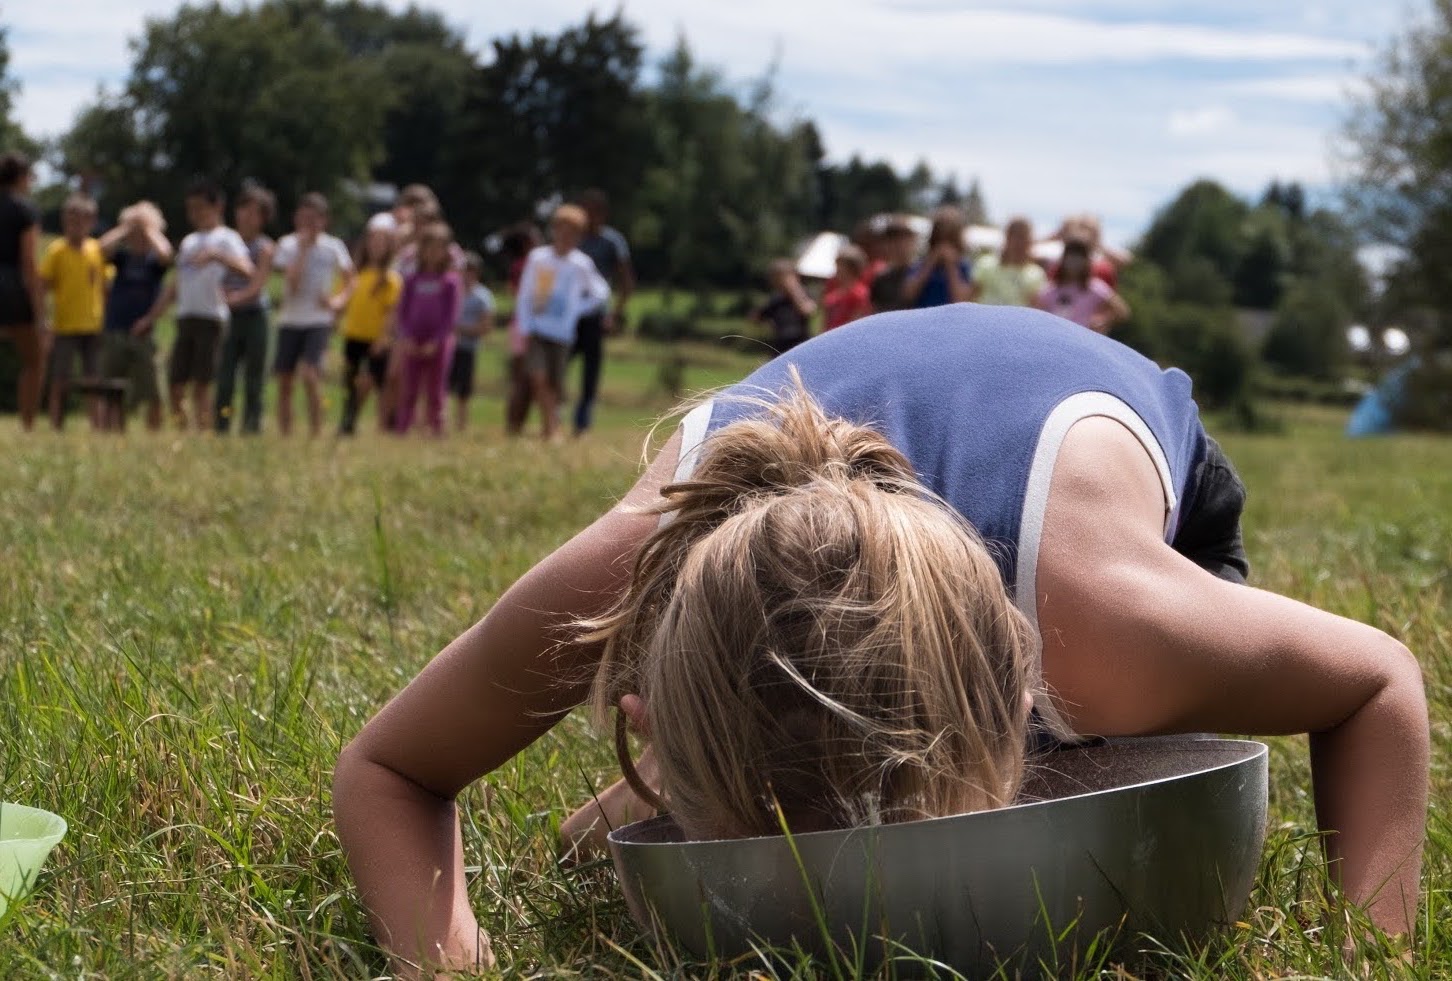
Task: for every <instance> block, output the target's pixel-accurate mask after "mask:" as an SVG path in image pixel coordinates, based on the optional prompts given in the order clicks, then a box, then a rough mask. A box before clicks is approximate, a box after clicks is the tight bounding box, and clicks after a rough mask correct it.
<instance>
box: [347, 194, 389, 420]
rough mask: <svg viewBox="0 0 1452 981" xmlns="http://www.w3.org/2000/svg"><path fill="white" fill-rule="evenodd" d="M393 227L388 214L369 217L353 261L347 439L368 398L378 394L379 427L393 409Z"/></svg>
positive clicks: (349, 308)
mask: <svg viewBox="0 0 1452 981" xmlns="http://www.w3.org/2000/svg"><path fill="white" fill-rule="evenodd" d="M396 241H397V225H396V224H395V222H394V219H393V216H392V215H391V214H388V213H387V212H384V213H381V214H377V215H374V216H373V219H372V220H371V221H369V222H368V231H367V233H366V234H365V235H364V237H363V245H362V248H361V249H360V250H359V255H358V259H357V263H356V265H357V267H358V278H357V279H356V280H355V281H354V283H353V292H352V293H351V294H350V295H349V297H348V305H347V306H346V307H344V308H343V323H342V328H343V330H342V333H343V364H344V366H345V367H344V369H343V393H344V398H343V423H342V426H341V427H340V430H339V431H340V433H341V434H342V435H344V436H352V435H353V433H354V432H355V431H357V428H358V415H359V413H361V412H362V411H363V406H364V404H365V403H367V401H368V395H369V393H371V392H372V391H373V390H374V389H375V388H376V389H378V393H379V395H378V428H379V430H380V431H385V432H386V431H387V430H388V416H389V413H390V411H391V410H392V406H390V405H389V404H388V400H387V399H386V398H385V397H384V396H385V394H386V392H387V384H386V383H387V379H388V352H389V343H390V340H391V335H392V327H391V321H392V319H393V309H394V307H396V306H398V299H399V296H400V294H401V293H402V292H403V277H402V276H400V275H399V274H398V273H397V272H396V271H394V269H393V255H394V248H395V243H396Z"/></svg>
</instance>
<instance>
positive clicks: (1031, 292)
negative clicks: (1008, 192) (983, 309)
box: [973, 218, 1048, 307]
mask: <svg viewBox="0 0 1452 981" xmlns="http://www.w3.org/2000/svg"><path fill="white" fill-rule="evenodd" d="M1033 245H1034V229H1033V225H1031V224H1029V220H1028V219H1027V218H1014V219H1013V220H1012V221H1010V222H1009V223H1008V225H1007V226H1006V227H1005V228H1004V230H1003V251H1002V252H1000V253H999V254H998V255H996V256H993V255H988V256H984V257H983V258H982V259H980V260H978V263H977V265H975V266H974V267H973V300H974V302H975V303H985V304H987V305H989V306H994V307H1031V306H1033V305H1034V304H1035V303H1036V302H1037V301H1038V298H1039V294H1040V293H1041V292H1043V289H1044V285H1045V284H1046V283H1047V282H1048V275H1047V274H1046V273H1045V272H1044V269H1043V267H1042V266H1040V265H1039V264H1038V263H1037V262H1035V261H1034V257H1033Z"/></svg>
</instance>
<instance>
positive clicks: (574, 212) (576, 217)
mask: <svg viewBox="0 0 1452 981" xmlns="http://www.w3.org/2000/svg"><path fill="white" fill-rule="evenodd" d="M550 221H551V222H552V223H558V224H561V225H570V226H572V227H574V228H577V229H579V230H580V231H582V232H583V231H584V230H585V229H586V228H587V227H588V226H589V224H590V218H589V216H588V215H586V214H585V209H584V208H582V207H580V206H579V205H578V204H562V205H560V206H559V207H558V208H556V209H555V212H554V214H552V215H551V216H550Z"/></svg>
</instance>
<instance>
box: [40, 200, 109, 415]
mask: <svg viewBox="0 0 1452 981" xmlns="http://www.w3.org/2000/svg"><path fill="white" fill-rule="evenodd" d="M95 224H96V202H94V201H92V200H91V199H90V198H88V197H85V196H83V195H79V194H77V195H72V196H71V197H70V198H69V199H67V201H66V203H65V206H64V207H63V208H62V209H61V231H62V232H63V235H62V237H61V238H58V239H56V240H55V241H54V242H52V243H50V246H49V247H48V248H47V249H46V250H45V254H44V256H42V257H41V260H40V278H41V282H42V283H44V285H45V289H46V291H47V292H49V293H50V296H51V316H50V322H51V327H52V329H53V330H54V331H55V341H54V343H53V345H52V347H51V352H50V421H51V425H53V426H54V427H55V428H56V429H57V430H59V429H60V428H61V427H62V426H64V425H65V409H66V396H67V395H68V394H69V392H70V384H71V378H72V376H73V374H74V372H75V363H76V359H77V358H78V357H79V359H80V362H81V376H82V378H86V379H91V378H94V377H95V376H96V369H97V362H98V359H99V358H100V355H101V319H102V315H103V313H104V311H105V306H106V271H107V265H106V257H105V255H104V254H102V252H101V245H100V243H99V242H97V241H96V240H95V239H94V238H92V237H91V235H90V232H91V229H92V228H93V227H95ZM86 411H87V415H89V416H90V419H91V425H92V426H93V427H99V426H100V422H101V419H100V411H101V407H100V403H99V401H98V400H97V399H96V397H95V396H94V395H89V396H87V398H86Z"/></svg>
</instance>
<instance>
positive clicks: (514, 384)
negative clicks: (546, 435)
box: [504, 221, 543, 436]
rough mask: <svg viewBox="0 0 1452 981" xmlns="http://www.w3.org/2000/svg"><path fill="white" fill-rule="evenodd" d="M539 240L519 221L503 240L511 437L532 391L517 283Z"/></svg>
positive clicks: (507, 427) (532, 228) (520, 427)
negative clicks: (507, 297) (508, 301)
mask: <svg viewBox="0 0 1452 981" xmlns="http://www.w3.org/2000/svg"><path fill="white" fill-rule="evenodd" d="M542 240H543V239H542V236H541V235H540V233H539V229H538V228H537V227H535V225H534V223H533V222H528V221H523V222H520V223H519V224H518V225H516V226H515V227H514V228H513V229H511V230H510V232H509V234H508V235H506V236H505V239H504V251H505V254H506V255H507V256H508V257H509V295H510V297H511V298H512V300H513V304H512V308H511V310H510V313H509V362H508V365H507V368H508V384H509V395H508V397H507V398H506V399H505V402H504V431H505V432H506V433H508V434H509V435H510V436H518V435H519V434H520V433H522V432H524V422H525V419H526V418H528V416H529V406H530V402H532V401H533V399H534V390H533V388H532V387H531V386H530V383H529V367H528V365H526V363H525V353H526V352H527V351H528V350H529V339H528V338H527V337H525V336H524V331H523V330H521V329H520V327H519V281H520V280H521V279H522V278H523V277H524V266H525V263H526V261H528V259H529V254H530V252H532V251H533V250H534V249H535V248H536V247H537V246H538V245H539V244H540V242H541V241H542Z"/></svg>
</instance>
